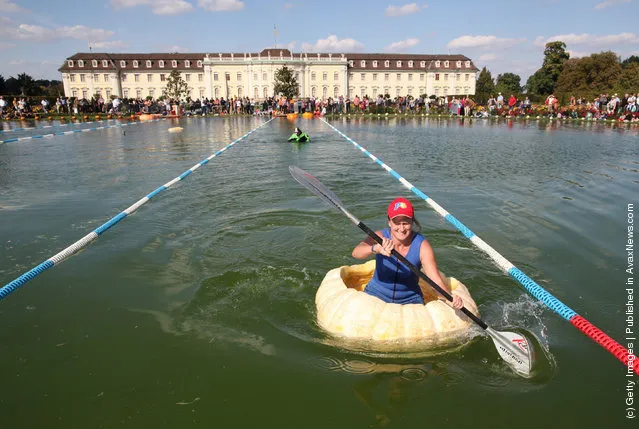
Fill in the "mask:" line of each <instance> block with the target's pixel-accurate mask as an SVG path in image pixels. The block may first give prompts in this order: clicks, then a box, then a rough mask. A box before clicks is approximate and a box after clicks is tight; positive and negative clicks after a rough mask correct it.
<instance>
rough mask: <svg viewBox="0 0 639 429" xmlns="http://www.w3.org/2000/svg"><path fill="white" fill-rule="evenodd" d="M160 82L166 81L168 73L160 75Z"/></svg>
mask: <svg viewBox="0 0 639 429" xmlns="http://www.w3.org/2000/svg"><path fill="white" fill-rule="evenodd" d="M160 82H166V75H165V74H161V75H160Z"/></svg>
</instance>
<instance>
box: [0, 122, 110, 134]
mask: <svg viewBox="0 0 639 429" xmlns="http://www.w3.org/2000/svg"><path fill="white" fill-rule="evenodd" d="M113 121H117V119H104V120H102V121H88V122H72V123H70V124H59V125H43V126H41V127H24V128H6V129H1V128H0V133H17V132H18V131H30V130H43V129H46V128H62V127H72V126H76V125H87V124H100V123H102V122H113Z"/></svg>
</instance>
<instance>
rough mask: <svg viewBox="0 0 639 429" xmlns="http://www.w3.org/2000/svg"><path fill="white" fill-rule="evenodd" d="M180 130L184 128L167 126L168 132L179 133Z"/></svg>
mask: <svg viewBox="0 0 639 429" xmlns="http://www.w3.org/2000/svg"><path fill="white" fill-rule="evenodd" d="M182 131H184V128H182V127H172V128H169V132H170V133H181V132H182Z"/></svg>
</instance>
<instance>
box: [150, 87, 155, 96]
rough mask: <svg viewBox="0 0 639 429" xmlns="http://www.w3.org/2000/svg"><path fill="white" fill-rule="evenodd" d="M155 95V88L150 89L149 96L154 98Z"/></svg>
mask: <svg viewBox="0 0 639 429" xmlns="http://www.w3.org/2000/svg"><path fill="white" fill-rule="evenodd" d="M153 94H155V88H149V95H150V96H151V97H153Z"/></svg>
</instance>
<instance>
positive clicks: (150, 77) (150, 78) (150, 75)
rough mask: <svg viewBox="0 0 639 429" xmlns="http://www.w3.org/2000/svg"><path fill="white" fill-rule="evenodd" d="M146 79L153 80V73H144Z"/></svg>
mask: <svg viewBox="0 0 639 429" xmlns="http://www.w3.org/2000/svg"><path fill="white" fill-rule="evenodd" d="M146 81H147V82H153V75H152V74H151V73H149V74H147V75H146Z"/></svg>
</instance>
